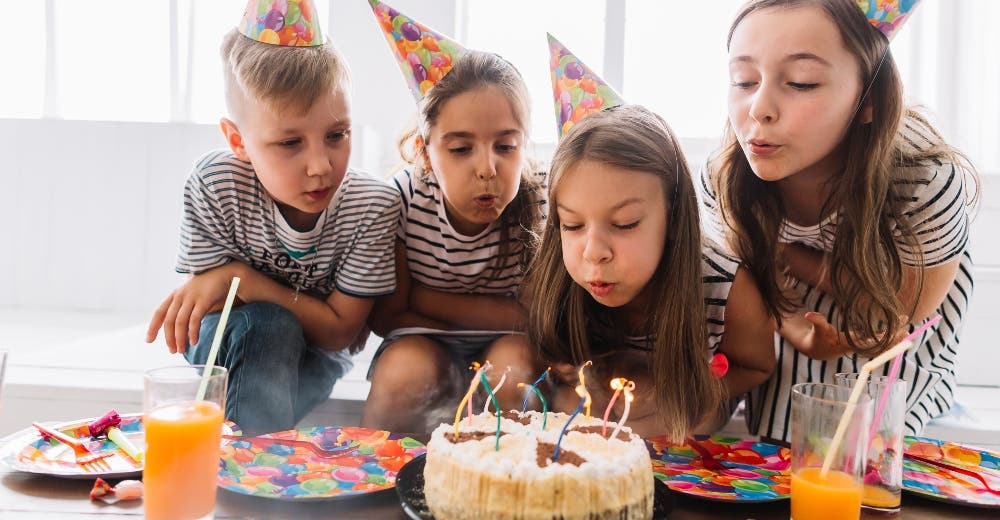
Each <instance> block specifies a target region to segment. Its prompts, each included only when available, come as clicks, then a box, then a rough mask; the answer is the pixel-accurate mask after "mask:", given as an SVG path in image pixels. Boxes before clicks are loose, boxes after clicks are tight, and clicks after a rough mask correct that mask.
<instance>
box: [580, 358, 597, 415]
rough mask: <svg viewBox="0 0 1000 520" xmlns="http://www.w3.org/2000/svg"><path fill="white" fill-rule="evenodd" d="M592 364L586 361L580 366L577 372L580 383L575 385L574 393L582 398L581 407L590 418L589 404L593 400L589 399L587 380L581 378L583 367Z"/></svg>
mask: <svg viewBox="0 0 1000 520" xmlns="http://www.w3.org/2000/svg"><path fill="white" fill-rule="evenodd" d="M593 364H594V363H593V362H590V361H587V362H586V363H584V364H583V365H581V366H580V370H579V371H578V372H577V377H578V378H579V379H580V384H579V385H577V387H576V394H577V395H579V396H580V397H582V398H583V399H584V403H583V407H584V409H585V410H586V415H587V419H590V404H591V403H592V402H593V401H592V400H591V399H590V392H588V391H587V382H586V381H585V380H584V378H583V369H584V368H586V367H588V366H590V365H593Z"/></svg>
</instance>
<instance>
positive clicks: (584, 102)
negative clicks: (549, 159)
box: [548, 34, 625, 137]
mask: <svg viewBox="0 0 1000 520" xmlns="http://www.w3.org/2000/svg"><path fill="white" fill-rule="evenodd" d="M548 37H549V52H550V60H549V69H550V70H551V71H552V94H553V95H554V96H555V108H556V123H557V125H558V128H557V131H558V132H559V137H562V135H563V134H564V133H566V131H567V130H569V128H570V127H571V126H573V125H574V124H576V123H577V122H579V121H580V120H581V119H583V118H584V117H586V115H587V114H590V113H593V112H598V111H601V110H604V109H605V108H611V107H616V106H619V105H623V104H625V100H624V99H622V97H621V96H620V95H618V93H617V92H615V89H613V88H611V87H610V86H609V85H608V84H607V83H605V82H604V80H603V79H601V78H600V77H599V76H598V75H597V74H594V71H592V70H590V67H587V66H586V65H584V64H583V62H582V61H580V59H579V58H577V57H576V56H575V55H574V54H573V53H572V52H570V51H569V49H567V48H566V46H565V45H563V44H562V43H560V42H559V40H557V39H555V37H553V36H552V35H551V34H549V35H548Z"/></svg>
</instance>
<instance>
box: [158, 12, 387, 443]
mask: <svg viewBox="0 0 1000 520" xmlns="http://www.w3.org/2000/svg"><path fill="white" fill-rule="evenodd" d="M249 4H250V6H249V7H248V9H247V14H246V15H245V19H244V23H243V24H241V26H240V27H239V28H238V29H237V30H234V31H232V32H230V33H229V34H228V35H227V36H226V37H225V40H224V42H223V45H222V58H223V62H224V64H225V67H224V68H225V89H226V105H227V108H228V112H229V116H230V118H223V119H222V120H221V121H220V126H221V128H222V132H223V134H225V136H226V141H227V142H228V144H229V150H226V151H214V152H210V153H208V154H206V155H205V156H203V157H202V158H201V159H200V160H199V161H198V163H197V164H196V166H195V169H194V171H193V172H192V174H191V176H190V178H189V179H188V181H187V185H186V186H185V189H184V217H183V224H182V227H181V247H180V253H179V256H178V262H177V271H178V272H181V273H187V274H189V275H191V276H190V278H189V280H188V281H187V282H186V283H185V284H184V285H182V286H181V287H179V288H177V289H176V290H174V292H173V293H171V294H170V296H168V297H167V298H166V300H164V302H163V303H162V304H161V305H160V307H159V308H158V309H157V310H156V312H155V314H154V315H153V318H152V320H151V321H150V324H149V331H148V333H147V338H146V339H147V342H152V341H153V340H154V339H155V338H156V334H157V329H159V328H160V327H161V326H162V327H163V333H164V336H165V339H166V342H167V345H168V347H169V348H170V351H171V353H174V352H180V353H182V354H183V355H184V357H185V358H186V359H187V360H188V361H189V362H190V363H192V364H200V363H204V362H205V360H206V359H207V357H208V351H209V349H210V347H211V343H212V339H213V336H214V333H215V328H216V326H217V325H218V321H219V313H218V311H219V310H220V309H221V307H222V303H223V301H224V299H225V296H226V294H227V292H228V287H229V284H230V280H231V279H232V277H233V276H239V277H240V278H241V279H242V281H241V283H240V286H239V292H238V294H237V296H238V302H237V303H238V306H235V307H234V308H233V310H232V313H231V315H230V317H229V321H228V324H227V326H226V330H225V335H224V336H223V339H222V344H221V347H220V349H219V354H218V358H217V361H216V363H217V364H218V365H221V366H225V367H227V368H228V369H229V371H230V373H229V388H228V394H227V399H226V418H227V419H229V420H232V421H234V422H236V423H237V424H238V425H240V426H241V427H242V429H243V431H244V432H245V433H247V434H248V435H255V434H259V433H266V432H273V431H278V430H286V429H290V428H293V427H294V426H295V424H296V423H297V422H298V421H299V420H301V419H302V417H303V416H305V415H306V414H307V413H308V412H309V410H311V409H312V408H313V407H315V406H316V405H317V404H319V403H320V402H322V401H323V400H325V399H326V398H327V397H328V396H329V394H330V390H331V389H332V388H333V384H334V382H335V381H336V380H337V379H338V378H340V377H341V376H343V375H344V373H346V372H347V371H348V370H350V368H351V366H352V363H351V359H350V356H349V354H348V353H347V352H345V350H346V349H347V348H348V346H352V348H351V350H352V351H353V349H354V347H353V344H359V345H363V343H364V340H365V337H366V334H362V333H361V331H362V328H363V326H364V323H365V320H366V318H367V317H368V313H369V311H370V310H371V308H372V305H373V302H374V299H375V297H377V296H382V295H386V294H390V293H392V292H393V291H394V290H395V269H394V256H393V255H394V253H393V240H394V236H395V232H396V225H397V220H398V219H397V216H398V214H399V211H400V201H399V195H398V193H397V192H396V191H395V190H394V189H393V188H391V187H390V186H388V185H387V184H385V183H384V182H382V181H379V180H376V179H374V178H372V177H370V176H368V175H366V174H362V173H359V172H355V171H353V170H348V168H347V163H348V159H349V157H350V152H351V119H350V105H349V102H350V99H349V96H348V87H349V77H348V71H347V68H346V65H345V63H344V61H343V58H341V57H340V56H339V54H338V53H337V52H336V50H335V49H334V48H333V46H332V44H331V43H330V42H329V41H327V40H325V39H324V38H323V37H322V35H321V34H320V30H319V26H318V25H317V24H315V23H314V18H315V9H314V8H313V7H312V2H311V1H309V0H304V1H303V2H300V3H298V4H296V3H293V2H288V3H287V5H286V6H283V7H284V8H285V9H287V10H288V12H284V13H278V15H280V16H278V15H275V14H274V13H276V12H277V11H276V10H275V9H277V8H272V9H271V10H270V11H268V12H266V13H259V12H258V11H257V4H258V2H257V1H256V0H251V1H250V2H249ZM276 5H280V3H276ZM299 6H302V7H299ZM292 10H296V12H293V11H292ZM307 15H309V16H307ZM292 21H294V22H295V23H294V24H289V25H285V22H292ZM188 341H190V345H191V346H190V347H187V345H188Z"/></svg>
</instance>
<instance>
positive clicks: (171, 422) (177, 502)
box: [142, 401, 222, 520]
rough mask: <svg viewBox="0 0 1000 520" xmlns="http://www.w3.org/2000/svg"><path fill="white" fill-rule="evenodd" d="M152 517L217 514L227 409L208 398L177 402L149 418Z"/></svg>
mask: <svg viewBox="0 0 1000 520" xmlns="http://www.w3.org/2000/svg"><path fill="white" fill-rule="evenodd" d="M143 427H144V428H145V430H146V456H145V458H146V465H145V468H144V469H143V471H142V480H143V484H144V485H143V487H144V490H143V494H144V496H143V502H144V507H145V512H146V518H149V519H158V518H165V519H171V520H175V519H176V520H180V519H197V518H211V515H212V512H213V510H214V509H215V487H216V482H217V481H216V475H217V474H218V472H219V443H220V442H221V440H222V409H221V408H219V405H217V404H215V403H211V402H207V401H198V402H187V403H179V404H171V405H167V406H163V407H160V408H155V409H153V411H152V412H150V413H148V414H147V415H146V417H144V418H143Z"/></svg>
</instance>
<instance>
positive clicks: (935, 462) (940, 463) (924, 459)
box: [906, 453, 1000, 496]
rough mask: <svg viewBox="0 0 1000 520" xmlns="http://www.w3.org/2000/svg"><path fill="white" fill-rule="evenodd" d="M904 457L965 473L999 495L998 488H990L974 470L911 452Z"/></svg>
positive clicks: (984, 487)
mask: <svg viewBox="0 0 1000 520" xmlns="http://www.w3.org/2000/svg"><path fill="white" fill-rule="evenodd" d="M906 458H908V459H912V460H915V461H917V462H919V463H921V464H927V465H930V466H937V467H939V468H943V469H946V470H948V471H950V472H952V473H958V474H959V475H965V476H967V477H972V478H974V479H976V480H978V481H979V482H980V483H981V484H982V485H983V491H986V492H987V493H992V494H994V495H998V496H1000V490H996V489H993V488H991V487H990V483H989V482H987V481H986V479H985V478H983V476H982V475H980V474H979V473H976V472H975V471H971V470H967V469H965V468H960V467H958V466H956V465H954V464H949V463H947V462H944V461H940V460H934V459H928V458H927V457H921V456H920V455H913V454H911V453H907V454H906Z"/></svg>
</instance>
